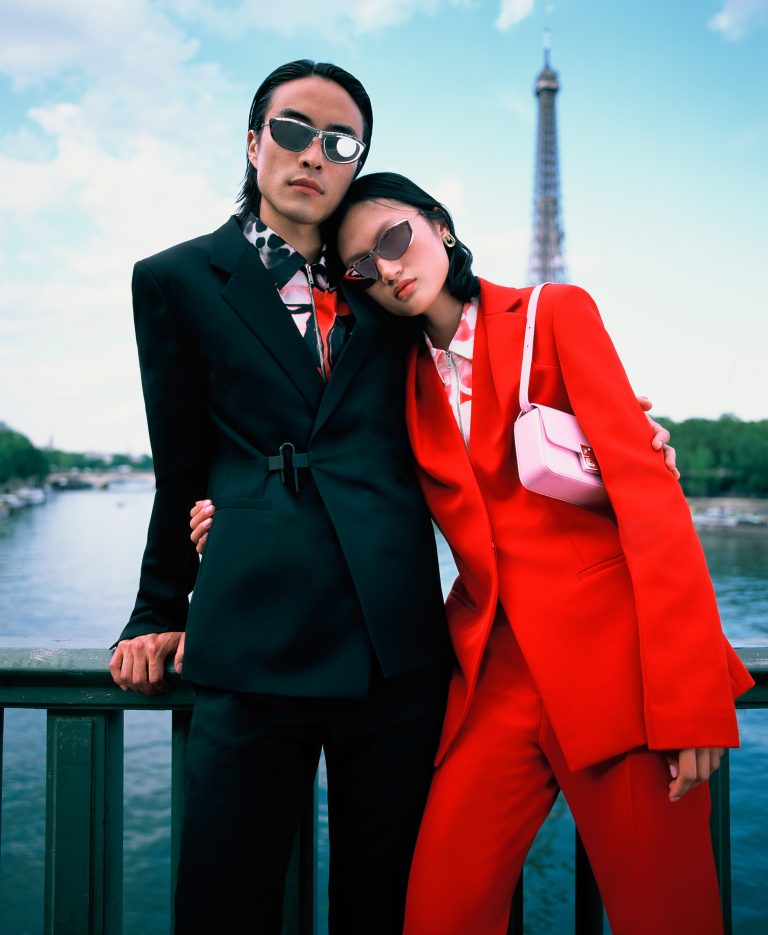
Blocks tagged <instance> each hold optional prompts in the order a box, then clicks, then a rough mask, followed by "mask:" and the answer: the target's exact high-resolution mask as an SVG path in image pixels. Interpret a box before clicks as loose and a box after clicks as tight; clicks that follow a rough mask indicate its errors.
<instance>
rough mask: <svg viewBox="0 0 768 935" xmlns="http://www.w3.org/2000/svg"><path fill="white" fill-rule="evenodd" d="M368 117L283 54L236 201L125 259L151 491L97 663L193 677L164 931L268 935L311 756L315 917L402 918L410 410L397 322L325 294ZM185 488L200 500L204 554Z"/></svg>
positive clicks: (424, 550) (119, 674)
mask: <svg viewBox="0 0 768 935" xmlns="http://www.w3.org/2000/svg"><path fill="white" fill-rule="evenodd" d="M372 122H373V118H372V113H371V107H370V101H369V99H368V96H367V94H366V93H365V90H364V89H363V87H362V85H360V83H359V82H358V81H357V80H356V79H355V78H353V77H352V76H351V75H349V74H348V73H347V72H345V71H343V70H341V69H338V68H336V67H335V66H332V65H326V64H315V63H312V62H309V61H306V60H303V61H300V62H293V63H290V64H289V65H286V66H283V67H281V68H278V69H276V71H274V72H273V73H272V74H271V75H269V76H268V78H267V79H266V80H265V81H264V83H263V84H262V85H261V87H260V88H259V90H258V91H257V92H256V96H255V98H254V102H253V105H252V108H251V114H250V119H249V130H248V167H247V173H246V179H245V183H244V186H243V191H242V192H241V211H240V213H239V215H238V216H237V217H236V218H234V217H233V218H230V220H228V221H227V222H226V223H225V224H224V225H223V226H222V227H221V228H219V229H218V230H217V231H215V232H214V233H212V234H209V235H206V236H203V237H200V238H197V239H196V240H192V241H189V242H187V243H183V244H180V245H178V246H175V247H172V248H171V249H169V250H166V251H164V252H162V253H160V254H157V255H156V256H153V257H150V258H149V259H146V260H142V261H141V262H139V263H137V264H136V267H135V270H134V278H133V303H134V315H135V324H136V336H137V343H138V349H139V359H140V365H141V375H142V385H143V389H144V397H145V403H146V410H147V419H148V424H149V431H150V439H151V443H152V452H153V457H154V463H155V474H156V482H157V492H156V495H155V501H154V507H153V511H152V518H151V520H150V526H149V533H148V539H147V546H146V550H145V553H144V559H143V564H142V570H141V580H140V585H139V592H138V597H137V601H136V605H135V608H134V611H133V613H132V615H131V618H130V621H129V623H128V625H127V626H126V627H125V629H124V630H123V632H122V634H121V636H120V639H119V641H118V643H117V648H116V651H115V654H114V657H113V660H112V663H111V670H112V674H113V677H114V678H115V681H116V682H117V683H118V684H119V685H121V687H123V688H124V689H134V690H138V691H143V692H147V693H154V692H156V691H160V690H163V687H164V685H163V666H164V662H165V659H166V657H167V656H168V655H170V654H175V658H176V665H177V669H180V666H181V659H182V656H183V666H184V674H185V677H186V678H187V679H189V680H190V681H192V682H193V683H194V684H195V686H196V687H197V692H198V694H197V700H196V702H195V707H194V712H193V718H192V727H191V731H190V737H189V745H188V752H187V775H188V789H187V796H186V806H185V822H184V830H183V837H182V854H181V861H180V868H179V879H178V885H177V893H176V926H177V927H176V931H177V933H188V932H230V931H239V930H241V928H240V921H241V920H242V919H243V918H246V919H251V920H252V921H253V931H257V932H260V933H277V932H279V929H280V910H281V904H282V889H283V881H284V877H285V872H286V868H287V862H288V858H289V854H290V849H291V844H292V841H293V837H294V834H295V831H296V827H297V823H298V818H299V812H300V809H301V805H302V803H303V802H304V801H305V799H306V796H307V794H308V790H310V789H311V786H312V782H313V777H314V774H315V770H316V768H317V763H318V758H319V754H320V750H321V747H324V748H325V754H326V762H327V768H328V797H329V827H330V836H331V845H332V846H331V881H330V911H329V922H330V931H331V933H332V935H342V933H350V935H352V933H354V935H360V933H365V935H375V933H382V935H384V933H387V935H395V933H399V932H400V930H401V925H402V915H403V906H404V899H405V888H406V883H407V877H408V869H409V864H410V857H411V853H412V849H413V846H414V843H415V838H416V833H417V830H418V824H419V819H420V815H421V811H422V808H423V805H424V801H425V799H426V794H427V791H428V788H429V781H430V778H431V768H432V758H433V754H434V750H435V747H436V743H437V739H438V733H439V729H440V722H441V717H442V713H443V706H444V700H445V688H446V682H447V675H448V668H449V664H448V660H449V657H450V654H449V649H448V645H447V634H446V630H445V624H444V616H443V604H442V599H441V592H440V583H439V576H438V570H437V561H436V553H435V543H434V537H433V534H432V527H431V523H430V520H429V517H428V515H427V513H426V510H425V507H424V503H423V501H422V497H421V493H420V491H419V487H418V484H417V482H416V478H415V474H414V469H413V464H412V457H411V453H410V449H409V446H408V441H407V436H406V432H405V427H404V422H403V411H404V398H403V394H404V385H405V382H404V364H405V354H406V351H407V348H408V345H409V343H410V342H411V341H412V340H413V332H412V331H411V330H409V328H408V325H407V323H405V322H402V321H395V320H394V319H389V318H387V317H386V316H384V315H383V314H381V313H380V312H379V311H378V310H377V309H376V308H374V307H373V306H372V305H371V304H370V303H369V302H368V301H367V300H366V299H365V297H364V296H361V295H354V296H353V295H348V296H347V295H342V294H341V293H340V292H339V291H338V290H336V289H335V288H334V284H333V282H332V281H329V275H328V271H327V269H326V267H325V262H324V258H323V256H322V237H321V233H320V228H319V225H320V223H321V222H322V221H323V220H325V219H326V218H327V217H328V216H329V215H330V214H331V213H332V211H333V210H334V208H335V207H336V206H337V205H338V203H339V202H340V200H341V199H342V197H343V195H344V193H345V191H346V189H347V187H348V186H349V184H350V182H351V181H352V179H353V177H354V176H355V175H356V173H357V172H358V171H359V170H360V168H361V167H362V164H363V162H364V160H365V156H366V154H367V151H368V150H367V147H368V145H369V143H370V138H371V128H372ZM204 491H207V496H208V497H210V498H211V499H212V500H213V501H214V502H215V504H216V508H217V516H216V523H215V527H214V528H213V529H212V531H211V533H210V536H209V541H208V543H207V546H206V554H205V556H204V558H203V561H202V563H201V564H200V566H199V571H198V558H197V555H196V553H195V549H194V546H193V545H192V544H191V542H190V541H189V537H188V536H189V530H188V513H189V508H190V505H191V504H192V503H193V502H194V501H195V500H196V499H198V498H199V497H200V495H201V493H202V492H204ZM193 588H194V594H193V597H192V601H191V604H190V603H189V602H188V595H189V593H190V592H191V591H192V590H193Z"/></svg>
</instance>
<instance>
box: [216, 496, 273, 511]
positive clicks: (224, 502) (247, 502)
mask: <svg viewBox="0 0 768 935" xmlns="http://www.w3.org/2000/svg"><path fill="white" fill-rule="evenodd" d="M213 505H214V507H216V509H217V510H227V509H230V510H271V509H272V501H271V500H256V499H252V498H250V497H217V498H215V499H214V501H213Z"/></svg>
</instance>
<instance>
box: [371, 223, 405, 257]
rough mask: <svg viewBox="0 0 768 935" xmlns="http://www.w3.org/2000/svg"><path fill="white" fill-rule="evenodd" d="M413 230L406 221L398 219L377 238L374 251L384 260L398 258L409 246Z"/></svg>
mask: <svg viewBox="0 0 768 935" xmlns="http://www.w3.org/2000/svg"><path fill="white" fill-rule="evenodd" d="M412 238H413V231H412V230H411V225H410V224H409V222H408V221H400V223H399V224H395V225H394V226H393V227H390V228H389V230H386V231H384V233H383V234H382V235H381V240H379V243H378V246H377V248H376V252H377V253H378V255H379V256H380V257H382V258H383V259H385V260H399V259H400V257H401V256H402V255H403V254H404V253H405V251H406V250H407V249H408V247H410V245H411V240H412Z"/></svg>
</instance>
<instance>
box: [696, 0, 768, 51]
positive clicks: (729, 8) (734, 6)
mask: <svg viewBox="0 0 768 935" xmlns="http://www.w3.org/2000/svg"><path fill="white" fill-rule="evenodd" d="M767 22H768V0H725V2H724V3H723V9H722V10H721V11H720V12H719V13H716V14H715V15H714V16H713V17H712V18H711V19H710V20H709V22H708V23H707V26H708V27H709V28H710V29H711V30H713V31H714V32H719V33H721V34H722V35H723V36H724V37H725V38H726V39H729V40H730V41H731V42H736V41H738V40H739V39H743V38H744V36H746V35H747V33H748V32H750V31H751V30H752V29H755V28H757V27H759V26H762V25H765V23H767Z"/></svg>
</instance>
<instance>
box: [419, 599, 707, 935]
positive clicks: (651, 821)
mask: <svg viewBox="0 0 768 935" xmlns="http://www.w3.org/2000/svg"><path fill="white" fill-rule="evenodd" d="M553 649H556V647H553ZM593 728H594V725H585V729H593ZM670 779H671V777H670V775H669V768H668V765H667V762H666V760H665V758H664V757H663V755H662V754H660V753H658V752H654V751H650V750H648V749H646V748H641V749H637V750H633V751H630V752H629V753H626V754H623V755H621V756H617V757H614V758H613V759H611V760H608V761H606V762H603V763H600V764H598V765H596V766H593V767H589V768H586V769H581V770H577V771H572V770H570V769H569V768H568V766H567V765H566V763H565V759H564V757H563V754H562V751H561V748H560V745H559V744H558V742H557V739H556V737H555V735H554V732H553V730H552V727H551V725H550V723H549V720H548V718H547V714H546V712H545V710H544V707H543V705H542V701H541V697H540V695H539V693H538V691H537V689H536V685H535V684H534V682H533V679H532V678H531V675H530V672H529V670H528V667H527V665H526V663H525V661H524V659H523V657H522V654H521V652H520V649H519V647H518V644H517V641H516V640H515V637H514V635H513V633H512V629H511V627H510V626H509V624H508V622H507V620H506V618H505V617H504V615H503V613H501V612H499V613H498V614H497V618H496V622H495V624H494V627H493V630H492V632H491V636H490V639H489V643H488V647H487V649H486V653H485V657H484V660H483V664H482V668H481V672H480V676H479V681H478V685H477V690H476V695H475V698H474V700H473V703H472V708H471V710H470V712H469V716H468V719H467V721H466V723H465V724H464V726H463V728H462V730H461V733H460V734H459V736H458V738H457V740H456V742H455V743H454V745H453V747H452V748H451V749H450V751H449V752H448V755H447V757H446V759H445V760H444V761H443V763H442V764H441V765H440V766H439V767H438V769H437V771H436V772H435V775H434V778H433V781H432V787H431V790H430V794H429V800H428V803H427V808H426V811H425V814H424V818H423V821H422V824H421V830H420V832H419V839H418V844H417V846H416V852H415V855H414V860H413V864H412V868H411V876H410V882H409V888H408V902H407V908H406V923H405V930H404V935H505V933H506V932H507V925H508V919H509V913H510V905H511V899H512V893H513V891H514V888H515V885H516V883H517V880H518V877H519V876H520V873H521V871H522V867H523V863H524V862H525V858H526V855H527V853H528V851H529V849H530V847H531V844H532V843H533V839H534V838H535V836H536V833H537V831H538V830H539V828H540V827H541V824H542V822H543V821H544V819H545V818H546V816H547V814H548V813H549V811H550V809H551V808H552V805H553V804H554V802H555V799H556V798H557V794H558V791H559V790H561V789H562V791H563V794H564V795H565V798H566V800H567V802H568V805H569V806H570V809H571V812H572V814H573V817H574V820H575V822H576V826H577V828H578V830H579V833H580V835H581V838H582V841H583V842H584V846H585V848H586V851H587V854H588V856H589V860H590V863H591V865H592V868H593V871H594V873H595V876H596V878H597V882H598V886H599V887H600V892H601V895H602V898H603V903H604V905H605V908H606V912H607V914H608V919H609V921H610V924H611V928H612V931H613V933H614V935H648V933H653V935H667V933H668V935H681V933H683V932H696V935H719V933H721V932H722V918H721V909H720V899H719V893H718V885H717V877H716V874H715V865H714V860H713V856H712V845H711V840H710V835H709V809H710V802H709V788H708V786H707V784H706V783H702V784H701V785H699V786H697V787H695V788H694V789H692V790H691V791H690V792H688V794H687V795H685V796H683V798H682V799H680V800H679V801H678V802H670V801H669V798H668V788H667V786H668V783H669V782H670Z"/></svg>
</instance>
